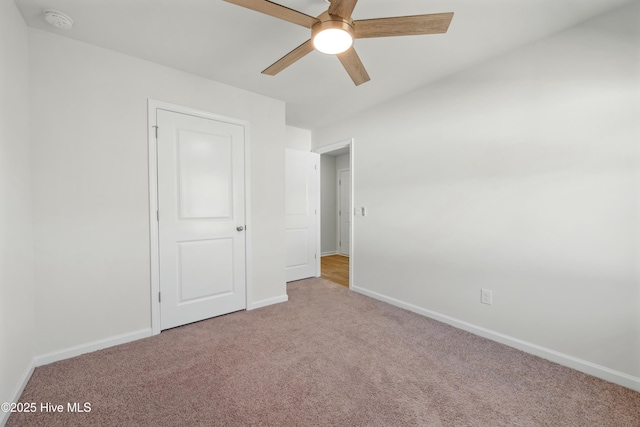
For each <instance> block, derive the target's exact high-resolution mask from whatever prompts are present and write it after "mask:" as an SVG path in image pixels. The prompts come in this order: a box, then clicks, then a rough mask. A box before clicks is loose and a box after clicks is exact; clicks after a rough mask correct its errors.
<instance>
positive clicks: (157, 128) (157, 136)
mask: <svg viewBox="0 0 640 427" xmlns="http://www.w3.org/2000/svg"><path fill="white" fill-rule="evenodd" d="M154 128H156V139H158V126H154Z"/></svg>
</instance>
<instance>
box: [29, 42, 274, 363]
mask: <svg viewBox="0 0 640 427" xmlns="http://www.w3.org/2000/svg"><path fill="white" fill-rule="evenodd" d="M29 34H30V48H31V58H30V61H31V74H30V82H31V105H32V124H33V126H32V140H33V153H34V154H33V162H34V163H33V170H34V212H35V250H36V258H35V278H36V299H35V301H36V302H35V308H36V324H37V330H36V343H37V348H36V351H37V354H38V355H43V354H47V353H51V352H57V351H60V350H64V349H67V348H69V347H72V346H76V345H83V344H86V343H89V342H93V341H96V340H102V339H111V338H113V337H117V336H122V335H127V334H136V333H138V332H140V331H148V330H149V328H150V278H149V268H150V266H149V263H150V259H149V213H148V212H149V201H148V200H149V194H148V168H147V99H149V98H150V99H155V100H159V101H164V102H169V103H174V104H178V105H183V106H187V107H191V108H195V109H200V110H204V111H208V112H212V113H216V114H221V115H225V116H229V117H235V118H238V119H243V120H247V121H249V122H250V123H251V168H250V175H251V176H250V179H251V181H250V185H251V193H250V194H251V199H250V203H251V213H250V214H251V218H252V223H251V224H250V227H252V234H253V245H252V251H251V253H250V254H249V256H250V258H251V260H252V265H253V275H252V277H251V278H250V280H251V282H252V294H251V295H252V300H251V301H249V306H251V305H252V303H259V302H260V301H265V300H267V301H268V300H269V299H271V298H279V297H282V296H285V295H286V285H285V271H284V268H283V266H284V265H285V252H284V248H285V243H284V205H285V201H284V148H285V123H284V113H285V107H284V103H283V102H281V101H277V100H274V99H271V98H267V97H264V96H260V95H256V94H253V93H250V92H246V91H243V90H239V89H236V88H233V87H230V86H226V85H223V84H219V83H216V82H213V81H210V80H206V79H203V78H199V77H196V76H192V75H189V74H185V73H183V72H179V71H176V70H173V69H169V68H166V67H163V66H159V65H156V64H153V63H149V62H146V61H142V60H138V59H135V58H132V57H128V56H125V55H122V54H119V53H115V52H112V51H108V50H105V49H102V48H98V47H95V46H91V45H88V44H84V43H79V42H77V41H73V40H70V39H67V38H63V37H59V36H56V35H52V34H49V33H45V32H42V31H39V30H30V31H29Z"/></svg>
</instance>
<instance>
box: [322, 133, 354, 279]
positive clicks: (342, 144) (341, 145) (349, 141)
mask: <svg viewBox="0 0 640 427" xmlns="http://www.w3.org/2000/svg"><path fill="white" fill-rule="evenodd" d="M355 145H356V144H355V139H354V138H349V139H345V140H342V141H338V142H336V143H333V144H329V145H324V146H322V147H318V148H314V149H313V150H311V151H313V152H314V153H318V154H325V153H329V152H331V151H335V150H338V149H340V148H345V147H349V153H350V155H349V169H350V170H351V206H350V209H349V211H350V213H349V214H350V215H351V234H350V236H349V239H350V242H349V245H350V246H349V253H350V256H349V289H353V287H354V286H355V283H356V278H355V277H354V274H353V272H354V265H355V260H356V241H355V238H354V236H355V228H356V223H355V221H354V220H355V210H354V206H355V203H354V200H355V192H354V191H353V190H354V188H355V176H356V175H355V167H354V165H355V157H356V156H355V151H356V150H355ZM318 181H320V180H318ZM319 200H320V191H318V206H320V201H319ZM318 217H319V215H318ZM319 220H320V218H318V221H319ZM320 233H321V230H320V228H319V227H318V237H319V236H320V235H321V234H320ZM319 244H320V238H318V245H319ZM319 250H320V249H319V248H318V251H319ZM318 253H320V252H318ZM318 272H320V257H318Z"/></svg>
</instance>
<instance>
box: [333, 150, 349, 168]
mask: <svg viewBox="0 0 640 427" xmlns="http://www.w3.org/2000/svg"><path fill="white" fill-rule="evenodd" d="M340 169H351V155H350V154H349V153H347V154H342V155H340V156H337V157H336V171H339V170H340Z"/></svg>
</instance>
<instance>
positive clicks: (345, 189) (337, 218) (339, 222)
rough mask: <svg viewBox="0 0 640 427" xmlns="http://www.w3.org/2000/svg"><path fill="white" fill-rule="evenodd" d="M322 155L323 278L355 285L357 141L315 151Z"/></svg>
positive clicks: (320, 266)
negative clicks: (355, 160) (354, 226)
mask: <svg viewBox="0 0 640 427" xmlns="http://www.w3.org/2000/svg"><path fill="white" fill-rule="evenodd" d="M314 151H315V152H316V153H318V154H320V155H321V156H320V212H321V215H320V218H321V225H320V230H321V231H320V255H321V256H320V260H319V261H320V262H319V263H320V265H319V269H320V272H321V277H322V278H323V279H326V280H329V281H331V282H334V283H337V284H339V285H342V286H345V287H349V288H350V287H351V285H352V283H353V212H354V211H353V163H354V162H353V140H352V139H349V140H345V141H341V142H338V143H336V144H332V145H329V146H325V147H321V148H319V149H316V150H314Z"/></svg>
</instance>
